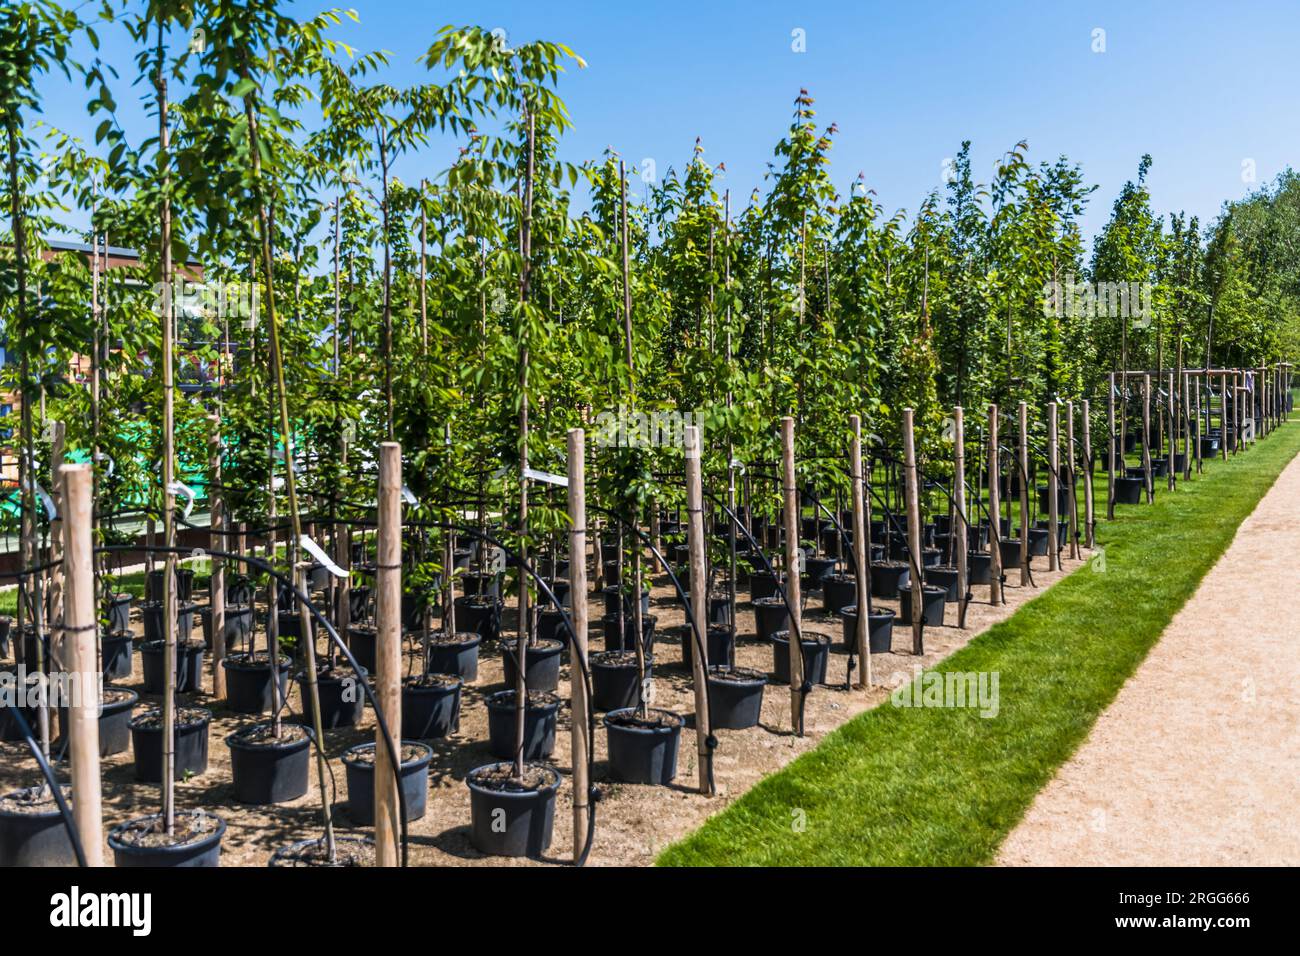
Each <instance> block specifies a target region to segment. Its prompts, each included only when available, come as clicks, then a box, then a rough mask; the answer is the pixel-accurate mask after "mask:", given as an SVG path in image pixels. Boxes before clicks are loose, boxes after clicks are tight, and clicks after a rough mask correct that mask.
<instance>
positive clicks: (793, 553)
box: [781, 415, 804, 737]
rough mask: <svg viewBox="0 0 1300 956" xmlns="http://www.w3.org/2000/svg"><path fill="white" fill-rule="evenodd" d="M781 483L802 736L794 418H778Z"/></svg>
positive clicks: (793, 688)
mask: <svg viewBox="0 0 1300 956" xmlns="http://www.w3.org/2000/svg"><path fill="white" fill-rule="evenodd" d="M781 485H782V489H781V490H782V492H783V493H784V499H785V514H784V518H785V588H786V591H785V593H786V599H787V600H788V601H789V603H790V632H789V638H790V729H791V730H793V731H794V732H795V734H797V735H798V736H800V737H802V736H803V681H804V674H803V627H802V623H803V622H802V621H801V619H800V618H801V615H800V610H801V608H800V604H801V600H800V593H799V591H800V584H801V582H800V580H799V574H800V572H801V571H802V570H803V565H802V562H801V561H800V560H799V555H800V551H799V524H800V522H799V488H798V486H797V485H796V484H795V476H794V419H793V418H791V417H790V416H789V415H787V416H785V417H784V418H782V419H781Z"/></svg>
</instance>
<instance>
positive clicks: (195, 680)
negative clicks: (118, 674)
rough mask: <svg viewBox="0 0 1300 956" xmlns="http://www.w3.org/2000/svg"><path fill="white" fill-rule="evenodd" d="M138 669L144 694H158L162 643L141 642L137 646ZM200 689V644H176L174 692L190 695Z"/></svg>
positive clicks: (201, 682) (159, 692)
mask: <svg viewBox="0 0 1300 956" xmlns="http://www.w3.org/2000/svg"><path fill="white" fill-rule="evenodd" d="M140 666H141V669H142V670H143V672H144V692H145V693H146V694H161V693H162V692H163V687H164V686H165V685H166V681H165V680H164V679H163V642H162V641H161V640H158V641H145V642H144V643H143V644H141V645H140ZM202 689H203V642H202V641H197V640H196V641H188V640H187V641H181V642H177V644H176V690H177V692H178V693H181V694H192V693H195V692H196V691H199V690H202Z"/></svg>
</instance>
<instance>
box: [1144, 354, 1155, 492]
mask: <svg viewBox="0 0 1300 956" xmlns="http://www.w3.org/2000/svg"><path fill="white" fill-rule="evenodd" d="M1142 476H1143V478H1142V480H1143V482H1144V483H1145V485H1146V489H1147V504H1151V503H1152V502H1154V501H1155V500H1156V489H1155V486H1154V485H1153V484H1152V483H1151V375H1150V373H1149V372H1148V373H1143V375H1142Z"/></svg>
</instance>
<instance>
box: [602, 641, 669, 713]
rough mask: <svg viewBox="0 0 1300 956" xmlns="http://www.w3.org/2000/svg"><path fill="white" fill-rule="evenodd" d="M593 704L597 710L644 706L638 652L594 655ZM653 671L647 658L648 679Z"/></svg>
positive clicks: (605, 652)
mask: <svg viewBox="0 0 1300 956" xmlns="http://www.w3.org/2000/svg"><path fill="white" fill-rule="evenodd" d="M590 666H591V705H592V707H594V708H595V709H596V710H602V711H608V710H619V709H621V708H623V707H639V706H640V705H641V682H640V681H639V680H638V679H637V663H636V652H635V651H601V652H598V653H596V654H592V655H591V662H590ZM653 669H654V662H653V661H652V660H650V659H648V658H647V660H646V677H649V676H650V675H651V673H652V672H653Z"/></svg>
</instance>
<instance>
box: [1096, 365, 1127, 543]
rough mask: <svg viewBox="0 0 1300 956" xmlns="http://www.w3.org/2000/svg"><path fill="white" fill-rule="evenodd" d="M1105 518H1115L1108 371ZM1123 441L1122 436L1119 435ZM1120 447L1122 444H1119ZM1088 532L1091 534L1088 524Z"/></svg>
mask: <svg viewBox="0 0 1300 956" xmlns="http://www.w3.org/2000/svg"><path fill="white" fill-rule="evenodd" d="M1106 434H1107V440H1106V520H1107V521H1114V520H1115V444H1116V440H1115V373H1114V372H1111V373H1110V391H1108V392H1107V393H1106ZM1119 441H1120V442H1123V441H1124V436H1123V435H1120V436H1119ZM1120 447H1121V448H1123V447H1124V446H1123V445H1122V444H1121V445H1120ZM1088 533H1089V534H1092V527H1091V526H1089V528H1088Z"/></svg>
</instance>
